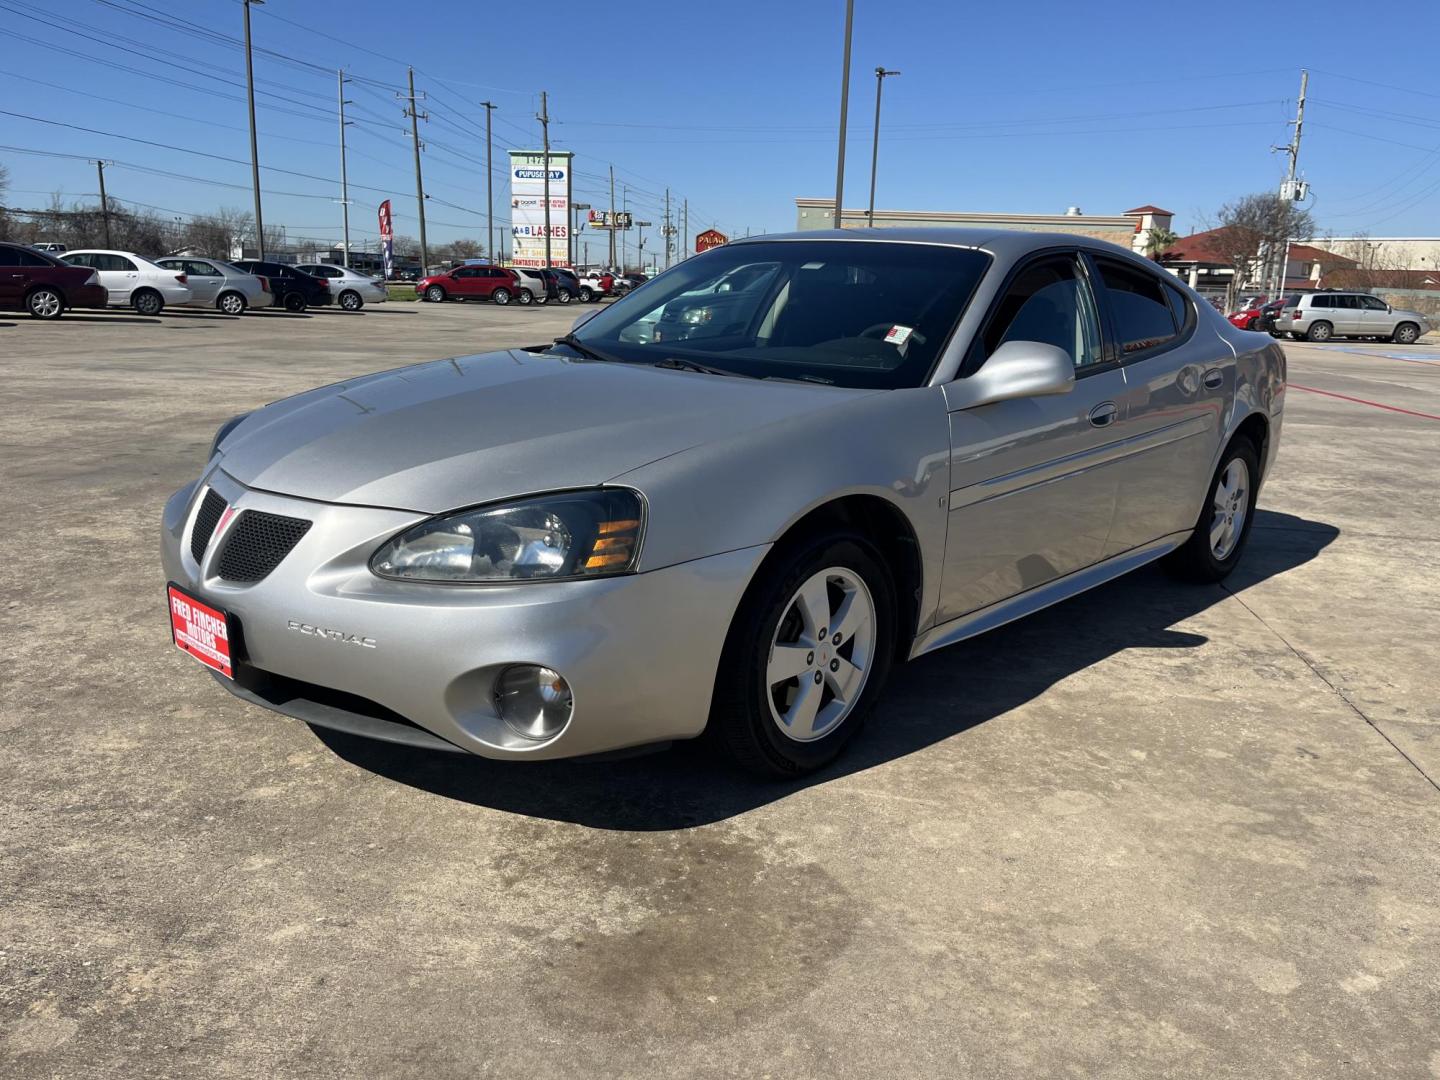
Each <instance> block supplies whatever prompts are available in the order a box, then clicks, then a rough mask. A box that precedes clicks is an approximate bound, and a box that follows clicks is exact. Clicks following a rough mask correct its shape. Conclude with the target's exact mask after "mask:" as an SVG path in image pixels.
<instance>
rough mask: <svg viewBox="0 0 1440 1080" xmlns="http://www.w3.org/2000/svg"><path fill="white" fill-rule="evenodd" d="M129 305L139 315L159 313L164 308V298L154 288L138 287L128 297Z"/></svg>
mask: <svg viewBox="0 0 1440 1080" xmlns="http://www.w3.org/2000/svg"><path fill="white" fill-rule="evenodd" d="M130 306H131V307H133V308H134V309H135V310H136V312H138V313H139V314H141V315H151V316H153V315H159V314H160V312H162V311H164V310H165V298H164V297H163V296H161V295H160V294H159V293H158V292H156V291H155V290H154V289H139V290H137V291H136V292H135V294H134V295H133V296H131V297H130Z"/></svg>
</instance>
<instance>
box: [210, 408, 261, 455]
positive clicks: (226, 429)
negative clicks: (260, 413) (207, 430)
mask: <svg viewBox="0 0 1440 1080" xmlns="http://www.w3.org/2000/svg"><path fill="white" fill-rule="evenodd" d="M249 415H250V414H249V413H248V412H247V413H241V414H240V415H239V416H232V417H231V418H230V419H229V420H226V421H225V422H224V423H223V424H221V425H220V428H219V430H217V431H216V432H215V438H213V439H211V440H210V453H209V454H207V455H206V456H205V460H206V461H209V460H210V459H211V458H213V457H214V456H215V452H216V451H217V450H219V449H220V444H221V443H222V442H224V441H225V436H226V435H229V434H230V432H232V431H234V430H235V429H236V428H237V427H239V426H240V422H241V421H242V420H244V419H245V418H246V417H247V416H249Z"/></svg>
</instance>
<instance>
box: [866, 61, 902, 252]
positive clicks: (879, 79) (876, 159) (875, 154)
mask: <svg viewBox="0 0 1440 1080" xmlns="http://www.w3.org/2000/svg"><path fill="white" fill-rule="evenodd" d="M899 74H900V72H898V71H886V70H885V69H884V68H883V67H877V68H876V69H875V143H874V145H873V146H871V148H870V210H869V212H868V213H867V214H866V215H865V222H866V224H867V225H869V226H870V228H872V229H873V228H874V227H875V171H876V168H877V167H878V166H879V164H880V89H881V87H883V86H884V85H885V78H886V76H888V75H899Z"/></svg>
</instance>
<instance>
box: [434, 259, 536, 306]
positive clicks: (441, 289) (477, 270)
mask: <svg viewBox="0 0 1440 1080" xmlns="http://www.w3.org/2000/svg"><path fill="white" fill-rule="evenodd" d="M524 288H525V286H523V285H521V284H520V277H519V275H518V274H516V273H515V271H513V270H507V269H505V267H503V266H457V267H456V268H455V269H454V270H450V271H448V272H446V273H444V274H431V275H430V276H429V277H423V278H421V279H420V280H419V281H417V282H416V283H415V291H416V292H417V293H419V294H420V295H421V296H422V297H424V298H425V299H426V300H430V301H432V302H435V303H439V302H440V301H442V300H493V301H495V303H497V304H508V303H510V301H511V300H513V299H515V297H517V296H519V295H520V293H521V292H522V291H523V290H524Z"/></svg>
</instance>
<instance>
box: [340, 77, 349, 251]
mask: <svg viewBox="0 0 1440 1080" xmlns="http://www.w3.org/2000/svg"><path fill="white" fill-rule="evenodd" d="M339 74H340V213H341V214H342V215H343V218H344V222H345V266H346V267H347V268H348V267H349V266H350V179H349V177H348V176H347V175H346V172H345V106H346V105H349V104H352V102H348V101H346V100H345V69H344V68H341V69H340V72H339Z"/></svg>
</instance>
